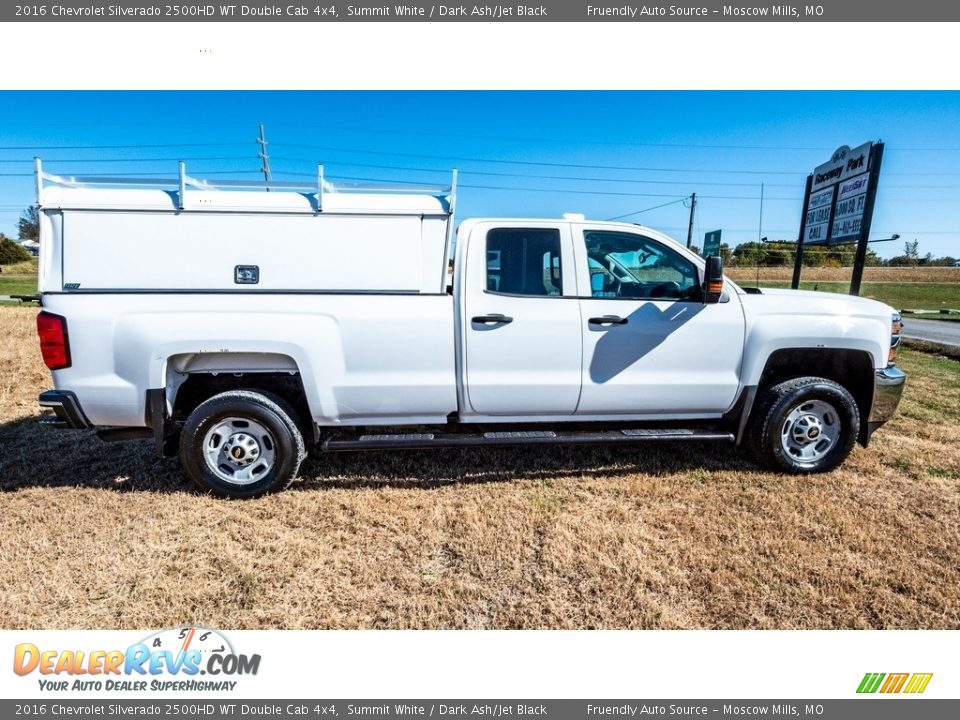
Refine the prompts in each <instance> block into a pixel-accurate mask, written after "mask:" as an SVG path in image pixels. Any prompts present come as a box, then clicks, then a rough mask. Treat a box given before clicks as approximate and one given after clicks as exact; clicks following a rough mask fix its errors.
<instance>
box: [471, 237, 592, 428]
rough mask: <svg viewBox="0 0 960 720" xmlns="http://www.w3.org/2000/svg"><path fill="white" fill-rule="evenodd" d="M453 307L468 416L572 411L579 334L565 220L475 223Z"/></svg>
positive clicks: (577, 394)
mask: <svg viewBox="0 0 960 720" xmlns="http://www.w3.org/2000/svg"><path fill="white" fill-rule="evenodd" d="M463 283H464V287H463V290H462V292H463V299H464V301H463V304H462V311H461V325H462V337H463V341H464V358H463V361H464V368H465V376H466V393H465V394H466V399H467V401H468V403H469V405H470V409H471V411H472V414H475V415H527V416H536V415H572V414H573V413H574V412H576V409H577V401H578V399H579V397H580V379H581V362H582V334H581V332H580V304H579V301H578V300H577V297H576V295H577V292H576V288H577V284H576V274H575V272H574V260H573V247H572V241H571V237H570V231H569V225H568V224H566V223H556V224H550V223H544V224H540V223H537V224H529V223H527V224H525V223H513V222H505V223H496V224H495V223H483V224H479V225H476V226H474V228H473V229H472V231H471V232H470V235H469V239H468V247H467V258H466V267H465V273H464V276H463Z"/></svg>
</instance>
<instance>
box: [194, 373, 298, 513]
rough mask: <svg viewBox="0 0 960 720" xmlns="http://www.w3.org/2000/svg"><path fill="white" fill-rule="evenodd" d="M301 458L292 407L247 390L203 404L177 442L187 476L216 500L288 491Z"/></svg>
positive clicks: (221, 395) (281, 401)
mask: <svg viewBox="0 0 960 720" xmlns="http://www.w3.org/2000/svg"><path fill="white" fill-rule="evenodd" d="M305 454H306V453H305V451H304V445H303V437H302V435H301V433H300V430H299V429H298V427H297V423H296V421H295V415H294V411H293V410H292V409H291V408H290V406H289V405H287V404H286V403H285V402H284V401H283V400H281V399H280V398H277V397H274V396H272V395H267V394H263V393H259V392H254V391H250V390H231V391H230V392H225V393H220V394H219V395H215V396H214V397H212V398H210V399H209V400H207V401H206V402H203V403H201V404H200V405H199V406H198V407H197V409H196V410H194V411H193V413H191V415H190V417H189V418H188V419H187V422H186V424H185V425H184V427H183V434H182V436H181V438H180V462H181V463H182V464H183V467H184V469H185V470H186V471H187V474H188V475H189V476H190V478H191V479H192V480H193V482H194V483H195V484H196V485H197V486H199V487H200V488H201V489H202V490H206V491H208V492H212V493H213V494H214V495H218V496H220V497H233V498H251V497H257V496H260V495H264V494H266V493H269V492H275V491H277V490H283V489H285V488H287V487H289V485H290V483H291V482H293V480H294V478H296V476H297V471H298V469H299V468H300V463H301V462H302V461H303V458H304V455H305Z"/></svg>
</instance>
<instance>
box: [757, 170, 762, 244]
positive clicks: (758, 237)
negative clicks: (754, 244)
mask: <svg viewBox="0 0 960 720" xmlns="http://www.w3.org/2000/svg"><path fill="white" fill-rule="evenodd" d="M762 235H763V183H760V225H759V227H758V228H757V240H759V241H760V242H763V238H762Z"/></svg>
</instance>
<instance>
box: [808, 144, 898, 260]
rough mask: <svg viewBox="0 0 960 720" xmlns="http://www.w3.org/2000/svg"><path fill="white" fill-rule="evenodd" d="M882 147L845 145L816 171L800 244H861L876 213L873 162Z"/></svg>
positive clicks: (811, 179)
mask: <svg viewBox="0 0 960 720" xmlns="http://www.w3.org/2000/svg"><path fill="white" fill-rule="evenodd" d="M881 147H882V144H881V143H877V144H876V145H874V143H872V142H866V143H864V144H863V145H859V146H858V147H855V148H852V149H851V148H850V147H848V146H846V145H843V146H842V147H840V148H838V149H837V151H836V152H834V153H833V156H832V157H831V158H830V160H828V161H827V162H825V163H823V164H822V165H818V166H817V167H816V168H815V169H814V171H813V173H812V174H811V175H810V187H809V190H808V192H807V195H806V198H805V199H804V205H803V207H804V210H803V229H802V232H801V238H800V239H801V242H803V243H804V244H805V245H828V244H834V243H847V242H857V241H859V240H860V238H861V236H862V234H863V232H864V229H865V228H869V225H870V223H869V219H868V216H869V214H871V213H872V212H873V197H874V195H875V193H876V184H877V179H878V177H879V163H878V162H877V160H875V159H874V158H875V152H876V150H877V149H878V148H881ZM871 170H872V172H871Z"/></svg>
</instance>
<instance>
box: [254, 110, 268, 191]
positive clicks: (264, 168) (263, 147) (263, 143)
mask: <svg viewBox="0 0 960 720" xmlns="http://www.w3.org/2000/svg"><path fill="white" fill-rule="evenodd" d="M257 143H258V144H259V145H260V152H259V153H257V157H259V158H260V171H261V172H262V173H263V181H264V182H265V183H269V182H270V156H269V155H268V154H267V134H266V131H265V130H264V129H263V123H260V137H258V138H257ZM267 192H270V186H269V184H268V185H267Z"/></svg>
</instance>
